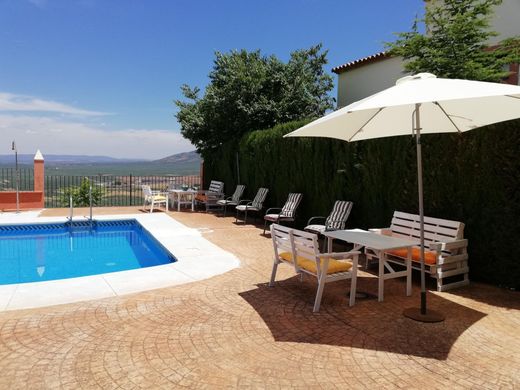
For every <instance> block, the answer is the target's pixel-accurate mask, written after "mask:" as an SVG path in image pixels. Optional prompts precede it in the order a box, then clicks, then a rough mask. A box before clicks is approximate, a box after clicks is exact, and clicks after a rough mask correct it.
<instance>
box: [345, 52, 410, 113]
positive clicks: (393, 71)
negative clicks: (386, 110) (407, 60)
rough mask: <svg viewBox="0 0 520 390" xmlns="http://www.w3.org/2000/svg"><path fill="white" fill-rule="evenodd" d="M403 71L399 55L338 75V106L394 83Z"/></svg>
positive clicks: (403, 74)
mask: <svg viewBox="0 0 520 390" xmlns="http://www.w3.org/2000/svg"><path fill="white" fill-rule="evenodd" d="M405 75H406V74H405V73H403V60H402V58H401V57H392V58H385V59H381V60H377V61H375V62H372V63H368V64H364V65H362V66H359V67H357V68H354V69H350V70H348V71H347V72H343V73H340V74H339V75H338V108H341V107H344V106H346V105H349V104H350V103H353V102H355V101H358V100H360V99H363V98H365V97H367V96H370V95H372V94H373V93H376V92H379V91H381V90H382V89H385V88H388V87H391V86H393V85H395V81H396V80H397V79H399V78H401V77H403V76H405Z"/></svg>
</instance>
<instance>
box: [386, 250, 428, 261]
mask: <svg viewBox="0 0 520 390" xmlns="http://www.w3.org/2000/svg"><path fill="white" fill-rule="evenodd" d="M387 253H389V254H391V255H395V256H399V257H403V258H405V259H406V257H407V256H408V249H393V250H391V251H387ZM412 260H413V261H417V262H420V261H421V250H420V249H419V248H412ZM424 262H425V263H426V264H430V265H435V263H436V262H437V253H435V252H431V251H424Z"/></svg>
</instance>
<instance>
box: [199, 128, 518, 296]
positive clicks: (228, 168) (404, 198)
mask: <svg viewBox="0 0 520 390" xmlns="http://www.w3.org/2000/svg"><path fill="white" fill-rule="evenodd" d="M307 122H308V121H300V122H291V123H286V124H283V125H279V126H276V127H274V128H272V129H268V130H261V131H254V132H251V133H248V134H246V135H245V136H244V137H243V138H242V139H241V140H240V142H238V143H230V144H227V145H223V146H222V147H221V148H220V149H219V150H218V152H215V153H214V154H212V155H210V156H205V181H206V185H207V182H208V181H209V180H211V179H219V180H223V181H224V182H225V183H226V184H225V185H226V192H228V193H230V192H232V191H233V190H234V188H235V185H236V184H237V182H238V180H237V153H238V162H239V171H240V182H241V184H245V185H246V186H247V188H246V195H247V196H248V198H251V197H253V196H254V194H255V193H256V190H257V189H258V187H262V186H265V187H268V188H269V190H270V191H269V195H268V198H267V201H266V206H267V207H269V206H281V205H283V203H284V202H285V200H286V198H287V194H288V193H289V192H302V193H303V194H304V196H303V202H302V205H301V206H300V210H299V218H298V221H297V226H299V227H302V226H304V225H305V222H306V221H307V219H308V218H309V217H311V216H315V215H323V216H325V215H327V214H328V213H329V211H330V209H331V207H332V204H333V203H334V201H335V200H336V199H345V200H352V201H353V202H354V207H353V210H352V214H351V217H350V218H349V221H348V226H349V227H360V228H369V227H384V226H388V225H389V223H390V219H391V216H392V213H393V211H394V210H401V211H407V212H410V213H417V212H418V201H417V171H416V169H417V168H416V167H417V165H416V164H417V163H416V153H415V143H414V139H413V138H412V136H410V137H393V138H386V139H379V140H371V141H363V142H354V143H347V142H342V141H338V140H332V139H325V138H282V137H283V135H284V134H286V133H288V132H290V131H292V130H294V129H296V128H298V127H301V126H302V125H304V124H305V123H307ZM422 140H423V166H424V203H425V214H426V215H428V216H433V217H438V218H446V219H453V220H459V221H463V222H464V223H465V224H466V229H465V236H466V237H467V238H468V239H469V255H470V261H469V264H470V278H471V279H472V280H479V281H484V282H488V283H493V284H496V285H501V286H507V287H512V288H516V289H518V287H520V247H519V246H518V245H517V240H518V239H519V238H520V157H519V152H520V121H518V120H516V121H510V122H505V123H501V124H497V125H492V126H488V127H486V128H482V129H477V130H474V131H471V132H467V133H464V134H463V135H458V134H435V135H426V136H423V139H422Z"/></svg>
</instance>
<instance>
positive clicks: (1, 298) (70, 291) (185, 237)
mask: <svg viewBox="0 0 520 390" xmlns="http://www.w3.org/2000/svg"><path fill="white" fill-rule="evenodd" d="M39 214H40V212H34V211H33V212H21V213H19V214H15V213H2V214H0V225H12V224H29V223H49V222H64V221H65V218H64V217H39ZM95 219H97V220H126V219H135V220H137V221H138V222H139V223H140V224H141V225H142V226H143V227H144V228H145V229H146V230H148V231H149V232H150V233H151V234H152V235H153V236H154V238H155V239H156V240H157V241H158V242H159V243H160V244H161V245H162V246H164V248H166V249H167V250H168V251H169V252H170V253H171V254H172V255H173V256H174V257H175V258H176V259H177V261H176V262H174V263H170V264H165V265H159V266H155V267H148V268H139V269H134V270H127V271H119V272H112V273H106V274H99V275H91V276H82V277H77V278H70V279H60V280H51V281H44V282H32V283H19V284H7V285H0V311H7V310H19V309H32V308H37V307H43V306H52V305H59V304H66V303H74V302H81V301H88V300H93V299H102V298H109V297H115V296H121V295H125V294H132V293H137V292H142V291H149V290H154V289H158V288H164V287H171V286H177V285H181V284H185V283H191V282H195V281H199V280H204V279H207V278H211V277H213V276H216V275H220V274H223V273H225V272H228V271H230V270H232V269H234V268H237V267H239V266H240V260H239V259H238V258H237V257H236V256H234V255H233V254H231V253H229V252H227V251H225V250H223V249H222V248H220V247H218V246H217V245H215V244H213V243H211V242H210V241H208V240H206V239H205V238H204V237H202V234H201V233H200V231H199V230H197V229H193V228H189V227H187V226H185V225H183V224H182V223H180V222H179V221H177V220H175V219H174V218H172V217H170V216H169V215H167V214H163V213H153V214H126V215H102V216H101V215H100V216H95ZM74 220H83V221H84V220H85V218H84V217H78V218H74Z"/></svg>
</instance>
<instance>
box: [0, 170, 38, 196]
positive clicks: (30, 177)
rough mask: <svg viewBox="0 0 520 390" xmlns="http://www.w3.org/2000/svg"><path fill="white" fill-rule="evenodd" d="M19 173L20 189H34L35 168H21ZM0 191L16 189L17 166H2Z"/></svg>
mask: <svg viewBox="0 0 520 390" xmlns="http://www.w3.org/2000/svg"><path fill="white" fill-rule="evenodd" d="M18 174H19V177H20V182H19V186H20V187H19V190H20V191H32V190H33V188H34V170H33V169H31V168H20V169H18ZM0 191H16V169H15V168H0Z"/></svg>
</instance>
